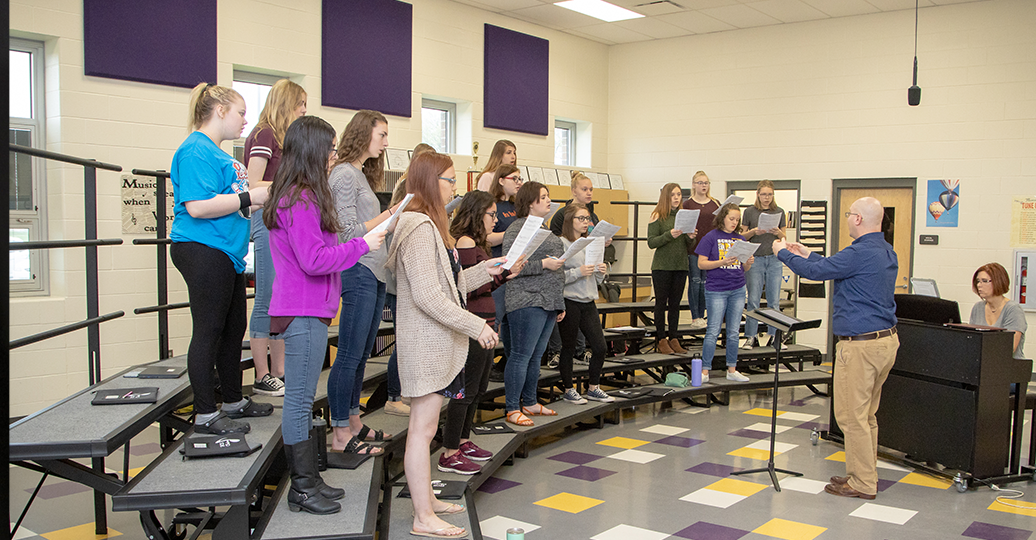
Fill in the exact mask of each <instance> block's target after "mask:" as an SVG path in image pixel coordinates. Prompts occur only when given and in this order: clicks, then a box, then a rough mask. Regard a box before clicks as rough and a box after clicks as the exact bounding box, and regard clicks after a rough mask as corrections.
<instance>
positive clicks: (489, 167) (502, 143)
mask: <svg viewBox="0 0 1036 540" xmlns="http://www.w3.org/2000/svg"><path fill="white" fill-rule="evenodd" d="M508 148H514V149H515V151H517V150H518V147H517V146H515V145H514V143H513V142H511V141H509V140H507V139H500V140H499V141H496V144H494V145H493V151H492V152H490V153H489V161H487V162H486V167H485V168H484V169H482V172H480V173H478V175H479V176H482V175H483V174H486V173H487V172H491V171H495V170H496V168H497V167H499V166H500V164H501V163H503V162H504V154H505V153H507V149H508ZM515 164H516V165H517V164H518V162H517V161H515ZM508 174H510V173H508Z"/></svg>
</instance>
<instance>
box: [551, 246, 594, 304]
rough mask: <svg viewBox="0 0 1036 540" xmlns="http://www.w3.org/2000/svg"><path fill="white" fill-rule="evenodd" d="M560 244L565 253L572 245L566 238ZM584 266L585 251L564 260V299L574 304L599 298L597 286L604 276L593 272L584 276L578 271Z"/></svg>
mask: <svg viewBox="0 0 1036 540" xmlns="http://www.w3.org/2000/svg"><path fill="white" fill-rule="evenodd" d="M561 243H562V245H563V246H564V247H565V250H566V251H568V248H569V246H571V245H572V242H570V241H569V240H568V238H562V239H561ZM584 264H586V250H585V249H583V250H582V251H580V252H579V253H576V254H575V255H573V256H572V257H571V258H569V259H565V298H568V299H569V300H575V301H576V302H584V303H586V302H596V301H597V297H598V296H599V293H598V292H597V285H598V284H599V283H603V282H604V274H601V273H599V272H594V273H593V275H590V276H584V275H583V272H582V270H581V269H580V267H582V266H583V265H584Z"/></svg>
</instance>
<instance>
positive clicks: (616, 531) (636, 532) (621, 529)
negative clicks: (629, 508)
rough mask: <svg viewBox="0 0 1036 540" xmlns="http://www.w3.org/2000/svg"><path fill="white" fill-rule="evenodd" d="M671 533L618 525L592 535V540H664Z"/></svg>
mask: <svg viewBox="0 0 1036 540" xmlns="http://www.w3.org/2000/svg"><path fill="white" fill-rule="evenodd" d="M669 536H671V535H669V534H667V533H660V532H655V531H651V530H648V529H641V528H640V527H634V526H632V525H616V526H614V527H612V528H610V529H608V530H607V531H604V532H602V533H598V534H597V535H596V536H591V537H590V540H663V539H664V538H669Z"/></svg>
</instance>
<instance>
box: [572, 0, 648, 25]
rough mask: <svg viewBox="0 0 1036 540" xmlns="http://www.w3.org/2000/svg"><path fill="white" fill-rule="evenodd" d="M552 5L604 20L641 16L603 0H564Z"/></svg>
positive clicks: (613, 20)
mask: <svg viewBox="0 0 1036 540" xmlns="http://www.w3.org/2000/svg"><path fill="white" fill-rule="evenodd" d="M554 5H555V6H558V7H563V8H565V9H570V10H572V11H576V12H579V13H582V14H583V15H589V16H591V17H593V18H595V19H600V20H602V21H604V22H615V21H625V20H629V19H637V18H640V17H643V15H641V14H640V13H637V12H634V11H630V10H628V9H626V8H623V7H619V6H616V5H615V4H609V3H608V2H605V1H603V0H567V1H565V2H557V3H555V4H554Z"/></svg>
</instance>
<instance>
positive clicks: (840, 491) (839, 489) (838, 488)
mask: <svg viewBox="0 0 1036 540" xmlns="http://www.w3.org/2000/svg"><path fill="white" fill-rule="evenodd" d="M824 491H826V492H828V493H830V494H832V495H838V496H839V497H859V498H861V499H863V500H866V501H873V500H874V499H875V498H877V495H867V494H866V493H861V492H859V491H856V490H855V489H853V488H851V487H849V484H828V485H826V486H824Z"/></svg>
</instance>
